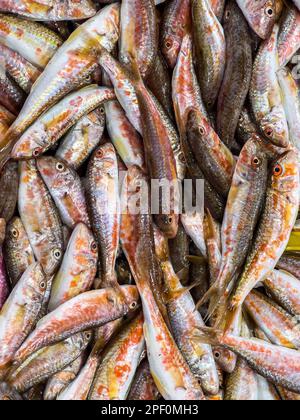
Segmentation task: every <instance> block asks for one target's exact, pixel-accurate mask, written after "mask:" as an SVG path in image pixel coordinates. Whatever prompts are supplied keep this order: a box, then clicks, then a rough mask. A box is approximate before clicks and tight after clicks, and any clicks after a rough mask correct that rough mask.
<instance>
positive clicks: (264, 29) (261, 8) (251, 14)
mask: <svg viewBox="0 0 300 420" xmlns="http://www.w3.org/2000/svg"><path fill="white" fill-rule="evenodd" d="M237 4H238V5H239V7H240V8H241V10H242V12H243V13H244V15H245V18H246V19H247V21H248V23H249V25H250V26H251V28H252V29H253V31H254V32H255V33H256V34H257V35H258V36H259V37H260V38H262V39H267V38H268V36H269V35H270V33H271V31H272V28H273V26H274V24H275V21H276V5H275V0H258V1H255V2H253V1H252V0H237Z"/></svg>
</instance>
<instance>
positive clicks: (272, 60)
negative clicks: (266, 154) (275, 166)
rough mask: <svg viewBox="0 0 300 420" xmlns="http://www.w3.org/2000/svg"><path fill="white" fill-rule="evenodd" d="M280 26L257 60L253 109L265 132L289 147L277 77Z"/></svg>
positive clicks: (264, 45)
mask: <svg viewBox="0 0 300 420" xmlns="http://www.w3.org/2000/svg"><path fill="white" fill-rule="evenodd" d="M278 32H279V26H278V24H276V25H274V28H273V31H272V34H271V35H270V37H269V38H268V39H267V40H266V41H264V42H262V44H261V46H260V48H259V51H258V53H257V56H256V58H255V61H254V66H253V72H252V81H251V86H250V101H251V106H252V111H253V114H254V117H255V120H256V123H257V124H258V126H259V129H260V131H261V133H262V134H263V135H264V136H265V138H266V140H269V141H270V142H271V143H273V144H274V145H275V146H278V147H282V148H285V147H288V146H289V136H288V126H287V120H286V116H285V112H284V107H283V101H282V97H281V92H280V87H279V83H278V79H277V74H276V72H277V70H278V69H279V58H278V51H277V40H278Z"/></svg>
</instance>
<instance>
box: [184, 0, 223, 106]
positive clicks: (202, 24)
mask: <svg viewBox="0 0 300 420" xmlns="http://www.w3.org/2000/svg"><path fill="white" fill-rule="evenodd" d="M191 5H192V18H193V33H194V41H195V52H196V62H197V65H198V67H197V68H198V80H199V83H200V88H201V93H202V98H203V101H204V104H205V105H206V107H207V109H211V108H212V107H213V106H214V104H215V102H216V99H217V96H218V92H219V90H220V87H221V83H222V79H223V75H224V69H225V62H226V58H225V56H226V46H225V36H224V31H223V27H222V26H221V24H220V22H219V21H218V19H217V17H216V16H215V14H214V12H213V11H212V8H211V5H210V3H209V2H208V0H192V3H191Z"/></svg>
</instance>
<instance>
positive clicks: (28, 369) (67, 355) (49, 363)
mask: <svg viewBox="0 0 300 420" xmlns="http://www.w3.org/2000/svg"><path fill="white" fill-rule="evenodd" d="M91 338H92V332H91V331H85V332H83V333H79V334H76V335H73V336H72V337H70V338H67V339H66V340H64V341H61V342H59V343H58V344H55V345H54V346H50V347H45V348H43V349H41V350H39V351H37V352H36V353H34V354H32V355H31V356H30V357H29V358H28V359H27V360H25V361H24V362H23V363H22V364H21V365H20V366H19V367H17V368H16V369H15V370H13V371H12V372H10V373H9V375H8V382H9V383H10V384H11V385H12V386H13V387H14V388H15V389H16V390H18V391H19V392H25V391H28V389H30V388H31V387H33V386H35V385H38V384H39V383H42V382H44V381H45V380H47V379H48V378H49V377H50V376H51V375H54V374H55V373H57V372H59V371H61V370H62V369H64V368H65V367H66V366H68V365H69V364H70V363H72V362H73V361H74V360H76V359H77V358H78V357H79V356H80V354H81V353H82V352H83V351H84V350H85V349H86V347H87V346H88V344H89V342H90V340H91Z"/></svg>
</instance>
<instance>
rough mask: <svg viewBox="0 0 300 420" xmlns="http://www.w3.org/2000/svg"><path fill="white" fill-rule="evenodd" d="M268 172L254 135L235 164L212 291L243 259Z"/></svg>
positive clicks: (230, 276) (224, 284)
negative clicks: (219, 262)
mask: <svg viewBox="0 0 300 420" xmlns="http://www.w3.org/2000/svg"><path fill="white" fill-rule="evenodd" d="M267 175H268V157H267V155H266V153H265V151H264V148H263V144H262V141H261V139H260V138H259V137H258V136H253V137H252V138H251V139H250V140H248V142H247V143H246V144H245V146H244V147H243V149H242V152H241V154H240V156H239V159H238V162H237V165H236V168H235V173H234V176H233V180H232V185H231V188H230V192H229V195H228V200H227V205H226V210H225V215H224V219H223V223H222V231H221V239H222V261H221V267H220V274H219V276H218V279H217V281H216V283H214V285H213V286H212V289H211V292H212V291H214V290H217V291H218V293H221V294H222V292H221V291H222V290H223V291H224V290H225V289H226V288H227V286H228V285H229V284H230V282H231V281H232V280H233V278H234V276H235V275H236V274H237V273H239V271H240V270H241V268H242V266H243V264H244V262H245V259H246V257H247V254H248V251H249V248H250V245H251V241H252V238H253V235H254V230H255V226H256V224H257V221H258V218H259V214H260V211H261V208H262V205H263V200H264V197H265V191H266V186H267Z"/></svg>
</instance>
